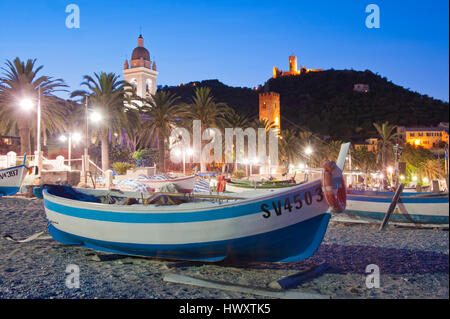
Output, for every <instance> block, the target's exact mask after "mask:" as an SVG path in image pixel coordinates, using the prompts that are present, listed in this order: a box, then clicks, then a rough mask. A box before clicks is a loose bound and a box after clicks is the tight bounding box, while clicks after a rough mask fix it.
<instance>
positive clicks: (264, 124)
mask: <svg viewBox="0 0 450 319" xmlns="http://www.w3.org/2000/svg"><path fill="white" fill-rule="evenodd" d="M252 124H253V127H254V128H255V129H258V128H264V129H265V130H266V131H267V132H268V131H269V130H270V129H271V128H275V122H269V121H268V120H266V119H262V120H261V119H259V118H257V119H255V120H254V121H253V123H252Z"/></svg>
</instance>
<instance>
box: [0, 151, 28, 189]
mask: <svg viewBox="0 0 450 319" xmlns="http://www.w3.org/2000/svg"><path fill="white" fill-rule="evenodd" d="M26 158H27V156H26V155H25V156H24V159H23V164H22V165H19V166H14V167H9V168H5V169H0V196H7V195H14V194H16V193H17V192H18V191H19V189H20V187H21V186H22V182H23V180H24V179H25V176H27V173H28V170H29V168H28V167H27V166H26V165H25V163H26Z"/></svg>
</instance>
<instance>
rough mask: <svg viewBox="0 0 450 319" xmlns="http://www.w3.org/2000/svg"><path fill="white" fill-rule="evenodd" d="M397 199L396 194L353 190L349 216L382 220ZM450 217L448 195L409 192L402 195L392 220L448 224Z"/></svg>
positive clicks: (347, 212)
mask: <svg viewBox="0 0 450 319" xmlns="http://www.w3.org/2000/svg"><path fill="white" fill-rule="evenodd" d="M393 196H394V193H393V192H370V191H349V192H348V194H347V208H346V210H345V213H346V214H347V215H350V216H351V217H356V218H359V219H372V220H382V219H383V218H384V217H385V215H386V212H387V211H388V209H389V206H390V204H391V202H392V198H393ZM448 217H449V201H448V193H416V194H414V193H406V194H402V195H401V196H400V199H399V201H398V203H397V206H396V208H395V209H394V213H393V214H392V215H391V217H390V221H392V222H400V223H418V224H448Z"/></svg>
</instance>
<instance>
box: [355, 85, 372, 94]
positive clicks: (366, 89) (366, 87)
mask: <svg viewBox="0 0 450 319" xmlns="http://www.w3.org/2000/svg"><path fill="white" fill-rule="evenodd" d="M353 91H355V92H361V93H368V92H369V91H370V88H369V84H363V83H356V84H355V85H353Z"/></svg>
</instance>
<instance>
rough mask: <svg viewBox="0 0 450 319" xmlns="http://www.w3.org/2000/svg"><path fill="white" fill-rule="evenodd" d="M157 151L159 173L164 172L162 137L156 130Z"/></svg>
mask: <svg viewBox="0 0 450 319" xmlns="http://www.w3.org/2000/svg"><path fill="white" fill-rule="evenodd" d="M158 150H159V170H160V171H161V172H165V171H166V165H165V164H166V159H165V156H164V155H165V154H164V153H165V152H164V137H163V136H162V135H161V131H160V130H158Z"/></svg>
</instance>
